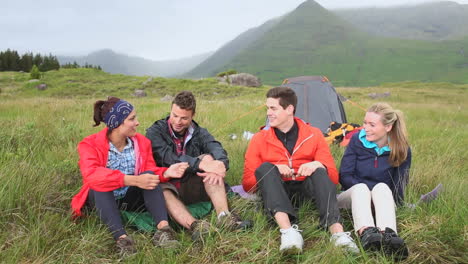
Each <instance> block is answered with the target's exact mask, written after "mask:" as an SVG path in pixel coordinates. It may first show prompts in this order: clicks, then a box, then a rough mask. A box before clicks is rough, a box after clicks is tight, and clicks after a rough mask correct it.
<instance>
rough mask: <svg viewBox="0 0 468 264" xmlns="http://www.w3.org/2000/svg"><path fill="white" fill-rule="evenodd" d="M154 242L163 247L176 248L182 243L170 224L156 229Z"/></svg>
mask: <svg viewBox="0 0 468 264" xmlns="http://www.w3.org/2000/svg"><path fill="white" fill-rule="evenodd" d="M152 240H153V244H154V245H155V246H157V247H162V248H175V247H177V246H179V245H180V243H179V241H177V238H176V233H175V231H174V229H172V228H171V227H170V226H165V227H163V228H161V229H158V230H156V232H154V235H153V238H152Z"/></svg>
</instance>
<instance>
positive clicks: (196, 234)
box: [190, 220, 212, 242]
mask: <svg viewBox="0 0 468 264" xmlns="http://www.w3.org/2000/svg"><path fill="white" fill-rule="evenodd" d="M211 229H212V226H211V224H210V223H208V222H207V221H205V220H196V221H195V222H193V223H192V224H191V225H190V230H192V240H193V241H195V242H198V241H202V242H203V237H204V236H205V235H207V234H209V233H210V231H211Z"/></svg>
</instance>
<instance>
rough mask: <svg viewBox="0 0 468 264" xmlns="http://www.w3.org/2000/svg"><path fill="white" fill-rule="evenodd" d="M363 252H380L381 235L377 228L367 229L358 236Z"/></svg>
mask: <svg viewBox="0 0 468 264" xmlns="http://www.w3.org/2000/svg"><path fill="white" fill-rule="evenodd" d="M359 238H360V240H361V245H362V248H364V250H372V251H380V249H381V247H382V239H383V237H382V233H380V230H379V229H378V228H377V227H372V226H371V227H368V228H366V229H364V231H363V232H362V233H361V235H360V236H359Z"/></svg>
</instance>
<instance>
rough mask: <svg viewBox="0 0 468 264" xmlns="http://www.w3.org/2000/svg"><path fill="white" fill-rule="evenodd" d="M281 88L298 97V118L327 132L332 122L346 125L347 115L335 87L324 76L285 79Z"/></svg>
mask: <svg viewBox="0 0 468 264" xmlns="http://www.w3.org/2000/svg"><path fill="white" fill-rule="evenodd" d="M281 86H287V87H289V88H291V89H293V90H294V91H295V92H296V95H297V100H298V102H297V109H296V116H297V117H299V118H301V119H303V120H304V121H306V122H308V123H310V124H311V125H312V126H314V127H317V128H319V129H320V130H322V132H324V133H325V132H326V131H327V128H328V126H329V125H330V123H331V122H333V121H335V122H338V123H346V122H347V121H346V114H345V111H344V108H343V104H342V103H341V101H340V98H339V96H338V93H337V92H336V90H335V87H333V85H332V84H331V83H330V81H329V80H328V79H327V77H324V76H300V77H292V78H288V79H285V80H284V82H283V84H282V85H281Z"/></svg>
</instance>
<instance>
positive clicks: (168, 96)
mask: <svg viewBox="0 0 468 264" xmlns="http://www.w3.org/2000/svg"><path fill="white" fill-rule="evenodd" d="M172 100H174V96H170V95H168V94H166V95H165V96H164V97H163V98H161V101H163V102H172Z"/></svg>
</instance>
